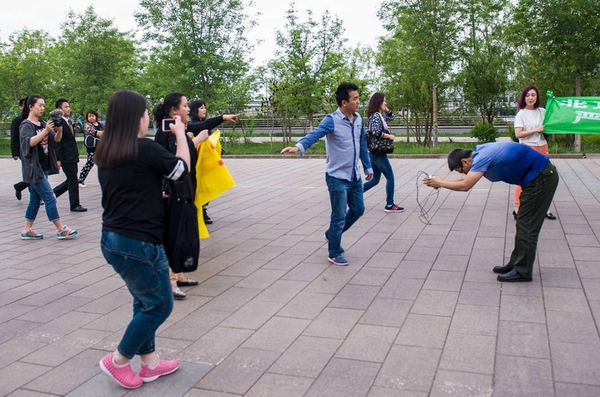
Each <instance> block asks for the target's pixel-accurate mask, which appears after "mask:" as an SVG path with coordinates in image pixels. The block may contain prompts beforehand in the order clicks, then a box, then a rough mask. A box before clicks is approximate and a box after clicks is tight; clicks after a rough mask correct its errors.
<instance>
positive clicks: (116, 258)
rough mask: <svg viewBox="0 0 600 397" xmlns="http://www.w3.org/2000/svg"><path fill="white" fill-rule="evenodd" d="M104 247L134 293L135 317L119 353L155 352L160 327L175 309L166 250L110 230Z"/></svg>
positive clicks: (116, 269) (105, 254) (104, 252)
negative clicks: (155, 338) (156, 336)
mask: <svg viewBox="0 0 600 397" xmlns="http://www.w3.org/2000/svg"><path fill="white" fill-rule="evenodd" d="M101 248H102V254H104V258H106V261H107V262H108V263H110V264H111V265H112V267H113V268H114V269H115V271H116V272H117V273H119V275H120V276H121V278H122V279H123V280H124V281H125V284H127V288H128V289H129V292H130V293H131V295H132V296H133V318H132V319H131V322H130V323H129V325H128V326H127V329H126V330H125V334H124V335H123V338H122V339H121V342H120V343H119V347H118V349H119V352H120V353H121V354H122V355H124V356H125V357H127V358H129V359H132V358H133V356H134V355H136V354H139V355H142V354H148V353H152V352H153V351H154V350H155V346H154V337H155V333H156V330H157V329H158V327H160V325H161V324H162V323H163V322H165V320H166V319H167V318H168V317H169V315H170V314H171V311H172V310H173V291H172V290H171V282H170V281H169V261H168V260H167V256H166V255H165V250H164V248H163V246H162V245H161V244H152V243H147V242H144V241H140V240H137V239H135V238H131V237H126V236H123V235H120V234H118V233H114V232H108V231H103V232H102V241H101Z"/></svg>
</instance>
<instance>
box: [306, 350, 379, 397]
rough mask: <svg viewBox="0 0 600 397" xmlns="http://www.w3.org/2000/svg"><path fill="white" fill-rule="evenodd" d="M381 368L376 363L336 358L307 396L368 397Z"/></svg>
mask: <svg viewBox="0 0 600 397" xmlns="http://www.w3.org/2000/svg"><path fill="white" fill-rule="evenodd" d="M379 368H380V364H376V363H367V362H361V361H353V360H342V359H338V358H334V359H332V360H331V361H330V362H329V364H328V365H327V367H325V369H324V370H323V372H322V373H321V375H319V377H318V378H317V380H316V381H315V382H314V383H313V385H312V387H311V388H310V389H309V390H308V392H307V393H306V394H305V396H306V397H315V396H331V397H337V396H339V397H359V396H360V397H363V396H366V395H367V393H368V392H369V388H370V387H371V385H372V384H373V380H374V379H375V376H376V375H377V371H379Z"/></svg>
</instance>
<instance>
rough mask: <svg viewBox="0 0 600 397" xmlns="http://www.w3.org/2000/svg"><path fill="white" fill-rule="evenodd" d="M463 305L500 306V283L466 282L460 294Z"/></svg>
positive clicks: (460, 301) (459, 299)
mask: <svg viewBox="0 0 600 397" xmlns="http://www.w3.org/2000/svg"><path fill="white" fill-rule="evenodd" d="M458 303H459V304H462V305H481V306H497V307H499V306H500V284H499V283H494V284H488V283H472V282H466V281H465V282H464V283H463V285H462V288H461V290H460V294H459V295H458Z"/></svg>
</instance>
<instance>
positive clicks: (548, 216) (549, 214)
mask: <svg viewBox="0 0 600 397" xmlns="http://www.w3.org/2000/svg"><path fill="white" fill-rule="evenodd" d="M546 218H548V219H551V220H555V219H556V215H554V214H553V213H552V212H548V213H547V214H546Z"/></svg>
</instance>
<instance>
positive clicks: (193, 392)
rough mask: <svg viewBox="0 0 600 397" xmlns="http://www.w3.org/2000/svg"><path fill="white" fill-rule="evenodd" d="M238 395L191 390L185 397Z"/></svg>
mask: <svg viewBox="0 0 600 397" xmlns="http://www.w3.org/2000/svg"><path fill="white" fill-rule="evenodd" d="M237 396H239V394H230V393H221V392H219V391H210V390H200V389H191V390H190V391H189V392H187V393H186V394H185V397H237Z"/></svg>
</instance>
